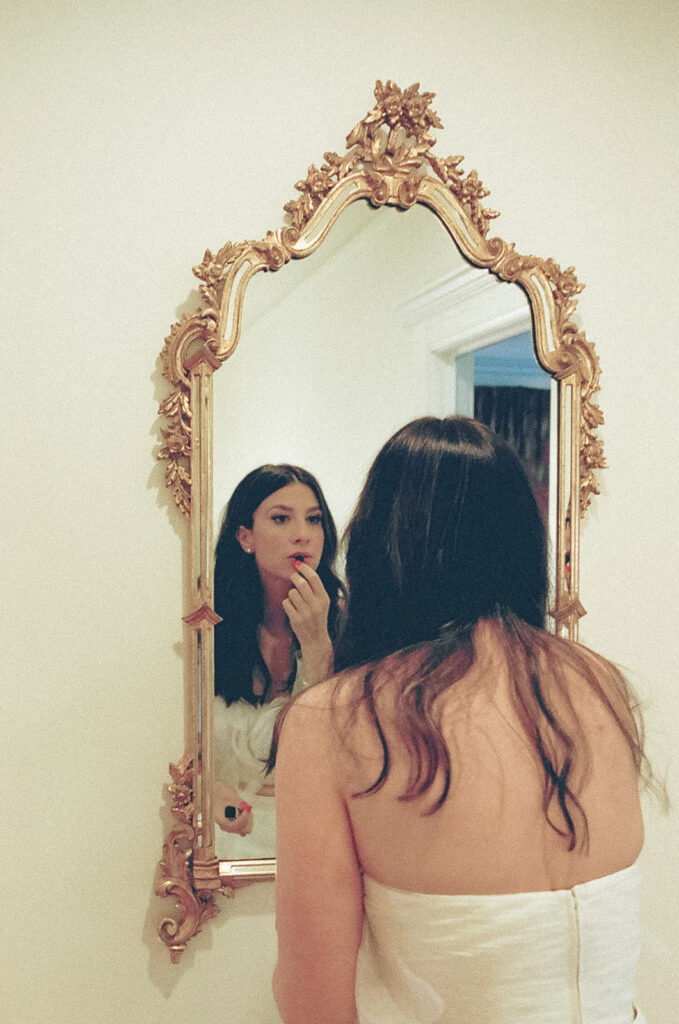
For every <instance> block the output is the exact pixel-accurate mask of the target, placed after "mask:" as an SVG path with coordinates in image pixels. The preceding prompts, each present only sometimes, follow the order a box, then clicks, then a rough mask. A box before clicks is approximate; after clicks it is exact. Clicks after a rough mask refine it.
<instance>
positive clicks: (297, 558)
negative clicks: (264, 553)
mask: <svg viewBox="0 0 679 1024" xmlns="http://www.w3.org/2000/svg"><path fill="white" fill-rule="evenodd" d="M289 557H290V558H291V559H292V560H293V562H306V561H308V560H309V559H310V558H311V555H310V554H309V552H308V551H296V552H295V553H294V555H290V556H289Z"/></svg>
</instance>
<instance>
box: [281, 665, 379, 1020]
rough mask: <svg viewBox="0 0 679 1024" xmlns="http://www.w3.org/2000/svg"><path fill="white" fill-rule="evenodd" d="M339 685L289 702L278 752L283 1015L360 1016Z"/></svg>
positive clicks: (357, 905) (359, 909) (357, 890)
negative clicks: (334, 691)
mask: <svg viewBox="0 0 679 1024" xmlns="http://www.w3.org/2000/svg"><path fill="white" fill-rule="evenodd" d="M330 692H331V691H330V685H329V684H325V685H324V684H322V685H320V686H317V687H314V688H313V689H312V690H310V691H309V692H308V693H306V694H304V695H303V696H302V697H301V698H300V699H299V700H298V701H297V702H296V703H295V704H294V706H293V707H292V708H291V709H290V712H289V713H288V716H287V718H286V721H285V725H284V728H283V730H282V734H281V740H280V746H279V752H278V758H277V762H276V814H277V845H276V855H277V871H276V928H277V931H278V962H277V965H276V971H275V974H274V995H275V998H276V1002H277V1005H278V1008H279V1011H280V1014H281V1017H282V1020H283V1022H284V1024H318V1022H319V1021H323V1024H354V1022H355V1020H356V1005H355V1000H354V988H355V979H356V958H357V955H358V947H359V945H360V941H361V933H362V925H363V895H362V884H361V875H360V868H359V864H358V860H357V857H356V851H355V848H354V842H353V835H352V832H351V827H350V824H349V818H348V814H347V809H346V805H345V802H344V797H343V795H342V793H341V792H340V789H339V788H338V781H337V779H338V772H337V747H338V745H339V744H338V743H337V740H336V737H335V735H334V726H333V723H332V720H331V713H330Z"/></svg>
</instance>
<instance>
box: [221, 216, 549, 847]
mask: <svg viewBox="0 0 679 1024" xmlns="http://www.w3.org/2000/svg"><path fill="white" fill-rule="evenodd" d="M555 387H556V385H555V384H554V383H553V382H552V378H551V377H550V376H549V375H548V374H546V373H545V372H544V371H543V370H542V369H541V368H540V367H539V366H538V364H537V362H536V361H535V358H534V356H533V354H532V336H531V315H530V308H529V304H528V300H527V299H526V296H525V294H524V292H523V291H522V289H521V288H519V286H518V285H513V284H507V283H502V282H500V281H498V280H497V279H496V278H495V277H494V276H493V275H492V274H490V273H489V272H488V271H486V270H481V269H478V268H475V267H472V266H470V265H469V264H468V263H467V262H466V261H465V260H464V259H463V257H462V256H461V255H460V254H459V252H458V250H457V248H456V246H455V244H454V243H453V241H452V240H451V238H450V236H449V234H448V232H447V231H446V229H445V228H444V226H443V225H442V224H441V223H440V221H439V220H438V218H437V217H436V216H435V215H434V214H432V213H431V211H429V210H428V209H427V208H426V207H424V206H421V205H419V204H418V205H415V206H413V207H412V208H410V209H408V210H399V209H395V208H393V207H383V208H380V209H378V210H375V209H373V208H372V207H371V206H370V205H368V204H367V203H366V202H364V201H358V202H354V203H352V204H351V205H350V206H349V207H348V208H347V209H346V210H345V211H344V212H343V214H342V216H341V217H340V218H339V220H338V221H337V223H336V224H334V226H333V227H332V229H331V231H330V233H329V235H328V237H327V239H326V240H325V241H324V243H323V244H322V245H321V247H320V248H319V249H318V251H317V252H315V253H314V254H313V255H312V256H310V257H308V258H306V259H302V260H293V261H292V262H291V263H289V264H288V265H286V266H284V267H283V268H282V269H281V270H280V271H278V272H275V273H274V272H262V273H259V274H257V275H256V276H255V277H254V278H253V280H252V281H251V282H250V284H249V286H248V290H247V292H246V294H245V300H244V305H243V320H242V334H241V340H240V342H239V345H238V347H237V349H236V351H235V352H234V354H233V355H232V356H231V357H230V358H229V359H228V360H227V361H226V362H225V363H224V365H223V366H222V367H221V369H220V370H219V371H218V372H217V373H216V374H215V376H214V446H213V460H214V461H213V465H214V495H213V499H214V511H215V518H216V522H215V538H216V537H217V536H218V532H219V521H220V518H221V513H222V511H223V509H224V506H225V504H226V502H227V501H228V499H229V497H230V495H231V493H232V491H233V489H234V487H235V486H236V484H237V483H238V482H239V481H240V480H241V479H242V478H243V477H244V476H245V474H246V473H248V472H249V471H250V470H251V469H254V468H255V467H256V466H259V465H261V464H263V463H266V462H274V463H277V462H290V463H293V464H296V465H300V466H303V467H304V468H305V469H308V470H309V471H311V472H312V473H313V474H314V475H315V476H316V477H317V479H318V480H319V482H320V484H321V487H322V488H323V491H324V493H325V496H326V499H327V501H328V504H329V506H330V509H331V511H332V513H333V516H334V518H335V522H336V525H337V528H338V531H339V532H340V533H341V531H342V530H343V528H344V526H345V525H346V522H347V520H348V518H349V516H350V514H351V511H352V508H353V505H354V503H355V501H356V499H357V497H358V494H359V492H360V489H361V487H362V483H363V480H364V477H365V474H366V471H367V469H368V467H369V466H370V464H371V462H372V460H373V458H374V456H375V454H376V453H377V451H378V450H379V448H380V447H381V446H382V445H383V444H384V442H385V441H386V439H387V438H388V437H389V436H390V435H391V434H392V433H393V432H394V431H395V430H396V429H398V428H399V427H401V426H402V425H403V424H405V423H406V422H408V421H409V420H411V419H414V418H415V417H417V416H422V415H437V416H444V415H448V414H450V413H453V412H462V413H464V414H466V415H476V416H477V417H478V418H480V419H484V420H485V421H486V422H488V423H489V425H491V426H493V428H494V429H495V430H497V432H499V433H503V434H504V435H505V436H507V437H508V439H510V440H514V441H515V442H516V444H517V447H518V450H519V454H520V455H522V456H525V457H526V458H527V460H528V469H529V473H530V474H531V475H532V477H533V479H534V480H535V484H536V492H537V494H538V498H539V500H540V502H541V504H542V507H543V508H544V510H545V514H546V515H547V518H548V522H549V523H553V522H554V521H555V510H554V501H555V495H554V491H555V473H554V468H553V465H552V469H551V472H550V456H551V460H552V463H553V462H554V459H555V457H556V441H555V439H556V428H555V415H556V414H555V411H554V410H555V407H556V402H555V401H554V400H553V398H552V400H551V401H550V396H552V393H553V392H554V390H555ZM550 437H551V438H552V440H553V442H554V443H552V444H551V445H550ZM552 575H553V574H552ZM217 713H218V712H217ZM218 743H219V730H217V731H216V733H215V763H217V762H218V760H219V750H218V749H217V745H218ZM269 800H270V803H269V805H268V806H269V807H270V810H269V811H267V810H266V809H265V810H264V811H261V809H259V808H258V810H259V812H260V813H259V814H255V816H254V827H253V832H252V834H251V836H248V837H245V838H244V837H241V836H238V835H228V834H226V833H223V832H221V831H220V829H217V830H216V832H217V836H216V852H217V856H218V857H220V858H222V859H229V860H232V859H248V858H251V857H254V858H260V857H273V856H274V855H275V837H274V834H273V824H272V823H273V806H274V801H273V798H269Z"/></svg>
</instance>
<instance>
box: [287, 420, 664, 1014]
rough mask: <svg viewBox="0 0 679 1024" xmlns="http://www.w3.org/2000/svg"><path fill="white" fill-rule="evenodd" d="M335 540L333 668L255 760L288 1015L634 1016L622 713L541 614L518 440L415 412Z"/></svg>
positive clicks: (635, 805) (601, 669)
mask: <svg viewBox="0 0 679 1024" xmlns="http://www.w3.org/2000/svg"><path fill="white" fill-rule="evenodd" d="M347 539H348V546H347V556H346V557H347V566H346V570H347V587H348V594H349V596H348V604H347V619H346V628H345V630H344V632H343V635H342V638H341V640H340V642H339V645H338V648H337V650H336V661H335V663H336V668H338V669H343V671H342V672H341V673H340V674H339V675H338V676H337V677H336V678H334V679H331V680H329V681H326V682H324V683H322V684H321V685H319V686H317V687H313V688H311V689H310V690H309V691H307V692H306V693H305V694H303V695H302V696H301V697H300V698H299V699H298V700H296V701H294V702H293V703H292V704H291V705H289V707H288V708H287V709H286V714H285V716H284V723H282V722H281V721H279V723H278V726H277V732H278V733H279V737H278V740H279V743H278V750H277V751H276V743H274V747H273V750H272V757H271V763H273V760H274V759H275V760H276V772H277V815H278V841H277V883H276V906H277V930H278V939H279V956H278V964H277V968H276V974H275V977H274V991H275V994H276V999H277V1002H278V1005H279V1009H280V1011H281V1016H282V1019H283V1021H285V1024H311V1022H312V1021H313V1022H316V1021H323V1024H355V1022H356V1021H358V1022H360V1024H418V1022H419V1024H425V1022H426V1024H433V1022H437V1024H453V1022H455V1024H459V1022H462V1021H464V1022H469V1024H471V1022H472V1021H473V1022H479V1024H572V1022H573V1021H578V1022H581V1024H589V1022H595V1021H596V1022H597V1024H598V1022H601V1021H606V1022H607V1024H608V1022H610V1024H614V1022H615V1024H631V1022H632V1020H633V1018H634V1017H635V1008H634V971H635V966H636V958H637V945H638V893H639V874H638V867H637V866H636V863H635V862H636V859H637V856H638V854H639V852H640V850H641V846H642V843H643V825H642V818H641V810H640V800H639V778H640V775H642V774H646V762H645V759H644V755H643V747H642V736H641V723H640V720H639V718H638V716H637V714H636V708H635V705H634V701H633V698H632V695H631V693H630V690H629V688H628V686H627V684H626V683H625V681H624V679H623V677H622V676H621V674H620V672H619V671H618V670H617V669H616V668H615V667H614V666H613V665H612V664H611V663H610V662H608V661H606V660H604V659H603V658H601V657H599V656H598V655H596V654H593V653H592V652H591V651H589V650H587V649H586V648H584V647H582V646H580V645H578V644H575V643H571V642H569V641H566V640H563V639H560V638H557V637H556V636H554V635H552V634H550V633H548V632H546V630H545V628H544V625H545V614H546V607H545V602H546V594H547V559H546V542H545V533H544V527H543V523H542V519H541V516H540V513H539V510H538V507H537V504H536V502H535V498H534V497H533V494H532V491H531V488H530V485H529V483H528V481H527V479H526V476H525V474H524V471H523V469H522V468H521V465H520V463H519V461H518V459H517V457H516V456H515V455H514V453H513V452H512V451H511V449H510V448H509V447H508V446H507V445H506V443H505V442H504V441H502V440H501V439H499V438H498V437H496V436H495V435H492V434H491V433H490V432H489V431H488V429H487V428H486V427H485V426H483V425H482V424H480V423H477V422H476V421H473V420H468V419H466V418H463V417H458V416H454V417H448V418H446V419H443V420H440V419H436V418H433V417H427V418H423V419H419V420H415V421H414V422H413V423H410V424H408V425H407V426H405V427H403V428H402V429H401V430H399V431H398V432H397V433H396V434H395V435H394V436H393V437H392V438H391V439H390V440H389V441H388V442H387V444H386V445H385V446H384V447H383V449H382V450H381V451H380V453H379V454H378V456H377V458H376V460H375V462H374V464H373V466H372V468H371V470H370V472H369V474H368V477H367V480H366V483H365V486H364V489H363V492H362V494H361V496H360V499H359V501H358V505H357V507H356V510H355V512H354V515H353V518H352V520H351V522H350V524H349V527H348V530H347ZM281 726H282V727H281ZM276 754H277V757H276ZM636 1019H637V1022H639V1021H641V1019H642V1018H641V1015H640V1014H638V1015H637V1017H636Z"/></svg>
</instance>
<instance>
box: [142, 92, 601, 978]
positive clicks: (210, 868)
mask: <svg viewBox="0 0 679 1024" xmlns="http://www.w3.org/2000/svg"><path fill="white" fill-rule="evenodd" d="M374 96H375V104H374V106H373V107H372V109H371V110H370V111H369V112H368V114H366V116H365V117H364V118H363V119H362V120H361V121H359V122H358V124H356V126H355V127H354V128H353V129H352V130H351V132H350V133H349V135H348V136H347V138H346V147H347V152H346V153H345V154H344V155H343V156H340V155H339V154H337V153H335V152H327V153H325V154H324V157H323V162H321V163H320V165H319V166H318V167H317V166H316V165H315V164H312V165H311V166H310V167H309V169H308V171H307V175H306V177H305V178H304V179H302V180H300V181H298V182H297V183H296V185H295V189H296V191H297V192H298V193H299V195H298V196H297V197H296V198H295V199H293V200H291V201H290V202H288V203H286V205H285V207H284V210H285V213H286V215H287V220H288V222H287V223H286V224H285V225H284V226H282V227H280V228H278V229H277V230H276V231H273V232H272V231H270V232H268V233H267V235H266V237H265V238H264V239H262V240H261V241H243V242H239V243H232V242H227V243H226V245H224V246H222V248H221V249H219V250H218V251H217V252H215V253H213V252H212V251H211V250H210V249H206V250H205V254H204V256H203V259H202V261H201V262H200V263H199V264H197V265H196V266H194V267H193V273H194V275H195V276H196V277H197V278H198V279H199V280H200V282H201V284H200V286H199V291H200V295H201V299H202V305H201V306H200V307H199V308H198V309H196V311H195V312H194V313H193V314H192V315H189V314H185V315H184V316H183V317H182V318H181V319H180V320H179V321H178V322H177V323H175V324H174V325H173V326H172V328H171V330H170V334H169V335H168V337H167V338H166V339H165V347H164V349H163V352H162V363H163V375H164V377H165V378H166V380H167V381H168V383H169V384H170V387H171V391H170V394H169V395H168V396H167V397H166V398H165V399H164V401H163V402H162V404H161V406H160V413H161V415H162V416H164V417H165V418H166V421H167V427H166V428H164V429H163V431H162V435H163V440H164V444H163V445H162V447H161V449H160V451H159V454H158V458H159V459H161V460H164V461H166V462H167V466H166V471H165V478H166V483H167V486H168V487H169V488H170V490H171V491H172V494H173V498H174V500H175V502H176V504H177V506H178V508H179V509H180V510H181V512H182V513H183V514H184V515H186V516H187V517H188V518H189V520H190V526H191V540H190V552H191V558H190V559H189V562H190V568H189V573H188V576H189V580H188V582H189V586H188V591H189V595H190V603H189V614H188V615H187V616H186V617H185V619H184V621H185V622H186V623H187V625H188V626H189V627H190V634H191V636H190V642H191V645H192V646H191V657H190V658H189V665H190V666H191V667H190V668H189V676H190V678H189V680H188V685H189V687H190V696H191V700H192V711H191V713H190V714H188V715H187V722H188V726H189V731H191V730H192V731H193V747H192V751H194V752H197V751H201V764H202V769H201V770H202V771H204V772H205V775H204V777H203V778H202V779H201V781H202V782H203V786H202V787H201V788H200V791H199V793H200V807H199V808H198V810H197V811H196V809H195V808H194V789H193V783H194V778H193V765H194V754H193V753H191V752H187V754H185V756H184V758H183V759H182V760H181V761H180V762H179V765H177V766H174V765H172V766H171V768H170V772H171V776H172V785H171V786H170V789H171V791H172V793H173V796H174V798H175V803H174V806H173V813H174V814H175V817H177V818H178V820H179V821H180V823H181V824H180V827H178V828H175V829H173V830H172V831H171V832H170V834H169V835H168V837H167V839H166V841H165V845H164V848H163V860H162V861H161V870H162V873H163V876H164V880H163V881H162V882H161V883H159V886H158V888H157V892H158V893H159V894H160V895H163V896H170V895H171V896H174V897H175V899H176V901H177V909H178V915H177V916H176V917H175V918H165V919H164V920H163V922H162V923H161V925H160V929H159V932H160V936H161V938H162V939H163V941H164V942H165V943H166V944H167V945H168V947H169V949H170V954H171V958H172V960H173V962H177V961H178V960H179V958H180V956H181V954H182V951H183V950H184V948H185V947H186V943H187V942H188V941H189V940H190V938H191V937H192V936H193V935H195V934H197V933H198V932H199V931H200V929H201V926H202V924H203V922H204V921H205V920H207V919H208V918H210V917H213V916H214V915H215V914H216V913H218V907H217V906H216V905H215V902H214V891H215V889H216V888H218V887H219V886H220V885H221V886H222V891H223V892H224V893H225V894H226V895H228V896H231V895H233V889H232V888H230V886H229V883H230V882H231V881H233V880H235V879H247V878H250V879H255V878H262V877H268V878H273V877H274V875H275V862H273V861H271V860H262V861H257V862H252V870H248V869H247V868H243V864H244V862H240V861H234V862H223V863H222V864H220V863H219V862H218V861H217V860H216V859H215V857H214V839H213V838H212V839H210V834H211V835H212V836H213V837H214V830H213V826H212V825H211V815H210V814H209V813H208V812H209V810H210V794H211V788H210V787H211V772H210V766H211V764H212V727H211V722H212V700H213V693H212V687H213V677H212V671H213V661H212V640H213V638H212V625H213V623H214V610H213V608H212V593H211V585H209V583H206V579H208V578H209V576H210V573H209V570H208V562H209V558H210V557H211V552H212V546H211V545H212V537H211V529H212V527H211V495H212V465H211V458H210V457H208V456H207V455H206V452H208V451H209V449H210V444H211V436H212V380H211V378H212V373H214V371H215V370H217V369H218V368H219V367H220V366H221V365H222V364H223V363H224V362H225V361H226V360H227V359H228V358H229V357H230V356H231V355H232V354H233V352H234V351H235V349H236V347H237V345H238V340H239V336H240V330H241V321H242V309H243V302H244V297H245V292H246V290H247V287H248V284H249V282H250V281H251V279H252V278H253V277H254V275H255V274H257V273H259V272H260V271H273V272H276V271H278V270H280V269H281V268H283V267H285V265H286V264H287V263H289V262H290V261H291V260H292V259H305V258H306V257H308V256H310V255H312V254H313V253H314V252H315V251H316V250H317V249H318V248H319V246H320V245H322V243H323V242H324V240H325V239H326V237H327V235H328V233H329V232H330V230H331V228H332V226H333V225H334V224H335V223H336V221H337V220H338V218H339V217H340V216H341V215H342V213H343V211H344V210H345V209H346V208H347V207H348V206H349V205H351V204H352V203H354V202H357V201H358V200H366V201H368V202H369V203H370V204H371V205H372V206H373V207H376V208H378V207H380V206H384V205H389V206H395V207H399V208H401V209H403V210H407V209H408V208H409V207H411V206H413V205H415V204H416V203H419V204H422V205H425V206H427V207H429V208H430V209H431V211H432V212H433V213H434V215H435V216H437V217H438V218H439V220H440V221H441V222H442V224H443V225H444V226H445V228H446V230H447V231H448V234H449V235H450V237H451V239H452V243H451V244H454V245H455V246H457V248H458V249H459V250H460V252H461V253H462V255H463V256H464V257H465V258H466V259H467V261H468V262H469V263H470V264H472V265H473V266H476V267H480V268H485V269H487V270H488V271H489V272H490V273H491V274H493V275H495V277H497V278H498V279H499V280H502V281H506V282H508V283H513V284H517V285H518V286H519V287H520V288H521V289H522V290H523V291H524V292H525V294H526V296H527V298H528V301H529V306H530V310H531V317H532V322H533V337H534V345H535V352H536V357H537V359H538V362H539V363H540V364H541V366H542V367H543V369H545V370H546V371H547V372H548V373H550V374H551V375H552V376H553V377H554V378H555V380H557V381H558V384H559V391H558V394H559V403H558V404H559V413H558V448H559V450H558V459H557V463H558V466H557V477H558V480H557V506H558V512H557V520H558V521H557V524H556V544H555V549H556V550H555V576H556V578H555V580H554V594H553V604H552V608H551V611H550V614H551V615H552V618H553V620H554V625H555V630H556V632H557V633H558V634H560V635H567V636H571V637H573V638H575V637H576V636H577V629H578V621H579V619H580V618H581V617H582V615H584V614H585V611H584V608H583V606H582V604H581V602H580V599H579V593H578V591H579V565H580V563H579V527H580V520H581V517H582V515H583V514H584V513H585V511H586V510H587V508H588V506H589V504H590V502H591V497H592V495H593V494H598V493H599V487H598V483H597V478H596V471H597V470H599V469H601V468H603V467H605V466H606V461H605V458H604V454H603V445H602V442H601V440H600V439H599V437H598V429H599V427H600V426H601V425H602V423H603V415H602V413H601V410H600V409H599V407H598V406H597V405H596V404H595V403H594V400H593V399H594V395H595V394H596V392H597V391H598V390H599V377H600V367H599V359H598V356H597V354H596V352H595V350H594V346H593V344H592V343H591V342H589V341H588V340H587V338H586V336H585V334H584V332H583V331H581V330H579V329H578V327H577V325H576V324H575V322H574V320H573V316H574V312H575V309H576V306H577V297H578V295H579V294H580V292H581V291H582V289H583V285H582V284H580V283H579V282H578V280H577V277H576V275H575V272H574V269H573V267H567V268H566V269H565V270H562V269H561V267H560V266H559V265H558V264H557V263H556V262H555V261H554V260H553V259H541V258H539V257H537V256H532V255H529V256H525V255H521V254H520V253H518V252H517V251H516V249H515V246H514V244H513V243H508V242H505V241H503V239H501V238H499V237H490V238H489V237H488V231H489V226H490V223H491V221H493V220H494V219H495V218H496V217H498V216H499V214H498V213H497V211H495V210H492V209H488V208H486V207H484V205H483V200H484V199H485V198H486V197H487V196H488V195H489V191H488V189H487V188H486V187H485V186H484V184H483V182H482V181H481V180H480V179H479V177H478V174H477V172H476V171H474V170H472V171H470V172H469V173H465V172H464V171H463V169H462V162H463V159H464V158H463V157H461V156H451V157H446V158H439V157H437V156H436V155H435V154H434V153H433V151H432V149H433V147H434V145H435V143H436V140H435V138H434V135H433V134H432V131H433V130H434V129H440V128H442V127H443V126H442V124H441V122H440V120H439V118H438V116H437V114H436V113H435V111H434V110H432V108H431V101H432V100H433V98H434V93H421V92H420V89H419V85H418V84H414V85H412V86H410V87H409V88H408V89H405V90H401V89H400V88H399V87H398V86H397V85H396V84H395V83H394V82H392V81H387V82H386V84H385V85H383V84H382V83H381V82H379V81H378V82H377V84H376V86H375V90H374ZM198 396H200V399H199V397H198ZM194 431H195V436H194ZM572 509H577V514H576V515H571V510H572ZM569 516H570V524H567V518H568V517H569ZM567 554H569V555H570V574H569V573H568V572H567V571H566V555H567ZM196 557H197V558H198V563H195V559H196ZM192 560H193V561H192ZM194 563H195V564H194ZM197 568H198V569H199V571H196V569H197ZM199 652H200V653H199ZM199 677H200V678H201V680H202V684H201V685H202V691H201V694H200V695H199V694H198V679H199ZM198 706H200V707H201V708H202V714H203V716H206V717H204V720H203V723H202V724H203V726H204V728H203V729H202V730H201V729H199V725H198V722H197V713H196V708H197V707H198ZM189 719H192V721H189ZM201 743H203V747H202V749H201V746H200V744H201ZM194 818H195V821H194Z"/></svg>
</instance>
